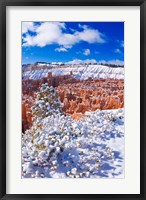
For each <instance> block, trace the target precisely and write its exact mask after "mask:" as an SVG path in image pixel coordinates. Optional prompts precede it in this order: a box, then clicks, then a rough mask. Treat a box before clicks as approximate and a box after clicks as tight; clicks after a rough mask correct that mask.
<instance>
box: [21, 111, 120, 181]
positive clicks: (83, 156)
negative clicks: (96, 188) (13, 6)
mask: <svg viewBox="0 0 146 200" xmlns="http://www.w3.org/2000/svg"><path fill="white" fill-rule="evenodd" d="M123 113H124V112H123V109H119V110H117V111H99V110H97V111H95V112H87V113H86V114H85V116H84V117H83V118H82V119H81V120H80V121H75V120H73V119H72V118H71V116H64V115H62V114H60V113H59V112H58V113H55V114H52V115H48V116H47V117H45V118H43V119H42V118H39V119H37V120H35V121H34V123H33V126H32V127H31V129H29V130H27V131H26V132H25V134H23V136H22V177H26V178H30V177H35V178H36V177H48V178H49V177H53V178H61V177H63V178H65V177H69V178H88V177H91V178H94V177H113V176H116V175H114V174H117V175H119V176H120V175H121V174H122V171H123V166H122V163H123V162H121V158H122V156H123V149H124V148H123V145H124V144H123V131H124V129H123V116H124V115H123ZM110 116H113V117H114V118H115V119H116V120H114V121H111V120H110ZM115 140H116V143H115ZM120 148H121V149H120ZM118 149H120V153H119V154H118V153H117V152H118ZM113 150H116V151H115V152H116V153H115V154H114V151H113ZM119 155H120V156H119ZM116 156H117V157H116ZM116 165H117V167H115V166H116Z"/></svg>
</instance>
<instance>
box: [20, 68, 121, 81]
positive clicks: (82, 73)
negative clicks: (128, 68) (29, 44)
mask: <svg viewBox="0 0 146 200" xmlns="http://www.w3.org/2000/svg"><path fill="white" fill-rule="evenodd" d="M71 71H72V73H73V78H78V79H81V80H86V79H88V78H116V79H124V68H122V67H117V68H112V67H108V66H103V65H88V66H80V67H78V66H74V67H62V68H61V67H57V68H51V69H41V70H30V71H29V70H28V71H24V72H23V77H22V79H23V80H26V79H35V80H38V79H41V78H43V77H47V75H48V72H52V75H53V76H59V75H67V74H70V72H71Z"/></svg>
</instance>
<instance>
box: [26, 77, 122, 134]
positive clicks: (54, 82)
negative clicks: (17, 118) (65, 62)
mask: <svg viewBox="0 0 146 200" xmlns="http://www.w3.org/2000/svg"><path fill="white" fill-rule="evenodd" d="M46 82H48V84H49V86H54V87H55V90H56V91H57V92H58V94H59V98H60V101H61V102H62V103H63V105H64V106H63V108H62V110H63V112H64V113H66V114H67V115H68V114H71V115H72V117H73V119H77V120H79V119H80V117H81V116H82V114H84V113H85V112H86V111H95V110H97V109H101V110H105V109H118V108H123V107H124V81H123V80H118V79H96V80H92V79H88V80H86V81H85V80H83V81H80V80H78V79H73V78H71V74H70V75H64V76H52V73H48V77H47V78H42V79H41V80H23V81H22V92H23V97H22V119H23V122H22V123H23V130H26V129H27V128H29V127H30V126H31V124H32V116H31V106H32V105H33V103H34V95H35V92H36V91H38V89H39V87H40V86H41V84H42V83H46Z"/></svg>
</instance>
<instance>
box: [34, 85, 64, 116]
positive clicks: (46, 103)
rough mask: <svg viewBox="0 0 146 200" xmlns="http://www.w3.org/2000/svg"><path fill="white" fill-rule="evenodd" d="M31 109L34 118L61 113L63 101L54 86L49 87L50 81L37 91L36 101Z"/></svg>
mask: <svg viewBox="0 0 146 200" xmlns="http://www.w3.org/2000/svg"><path fill="white" fill-rule="evenodd" d="M31 109H32V116H33V120H36V119H40V118H41V119H43V118H45V117H47V116H50V115H54V114H57V113H61V103H60V101H59V98H58V94H57V92H56V91H55V90H54V88H53V87H52V86H51V87H49V86H48V83H45V84H42V86H41V88H40V91H39V92H37V93H36V98H35V103H34V106H33V107H32V108H31Z"/></svg>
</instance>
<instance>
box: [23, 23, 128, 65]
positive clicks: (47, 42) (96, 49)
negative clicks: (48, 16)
mask: <svg viewBox="0 0 146 200" xmlns="http://www.w3.org/2000/svg"><path fill="white" fill-rule="evenodd" d="M37 61H42V62H69V63H76V62H78V61H96V62H106V63H115V64H123V62H124V22H22V64H27V63H34V62H37Z"/></svg>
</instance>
